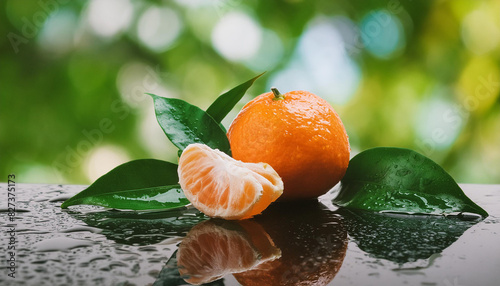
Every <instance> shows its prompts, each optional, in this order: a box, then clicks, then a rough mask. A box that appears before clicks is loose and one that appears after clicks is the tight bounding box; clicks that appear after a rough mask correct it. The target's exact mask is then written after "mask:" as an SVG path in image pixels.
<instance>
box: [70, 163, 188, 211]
mask: <svg viewBox="0 0 500 286" xmlns="http://www.w3.org/2000/svg"><path fill="white" fill-rule="evenodd" d="M178 182H179V178H178V176H177V165H176V164H173V163H169V162H164V161H160V160H154V159H142V160H135V161H131V162H128V163H125V164H122V165H120V166H118V167H116V168H114V169H113V170H111V171H110V172H109V173H107V174H105V175H103V176H102V177H100V178H99V179H97V180H96V181H95V182H94V183H93V184H92V185H90V187H88V188H87V189H85V190H83V191H81V192H80V193H78V194H76V195H75V196H73V197H72V198H70V199H68V200H66V201H65V202H64V203H63V204H62V205H61V207H62V208H67V207H69V206H72V205H79V204H86V205H98V206H104V207H110V208H118V209H131V210H146V209H168V208H176V207H181V206H184V205H186V204H188V203H189V201H188V200H187V199H186V197H185V196H184V193H183V192H182V190H181V188H180V186H179V185H178Z"/></svg>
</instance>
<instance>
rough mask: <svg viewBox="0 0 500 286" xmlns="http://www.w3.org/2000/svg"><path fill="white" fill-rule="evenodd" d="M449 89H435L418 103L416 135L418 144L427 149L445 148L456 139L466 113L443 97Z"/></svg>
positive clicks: (465, 119)
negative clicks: (429, 96) (426, 98)
mask: <svg viewBox="0 0 500 286" xmlns="http://www.w3.org/2000/svg"><path fill="white" fill-rule="evenodd" d="M448 92H450V90H449V89H445V88H440V89H437V90H436V91H435V92H434V94H433V96H432V97H431V98H430V99H429V100H427V101H425V102H423V103H422V104H420V108H419V112H418V116H417V118H416V126H415V130H416V135H417V138H418V142H420V145H422V146H425V147H426V149H428V150H445V149H447V148H449V147H450V146H451V145H452V144H453V143H454V142H455V140H456V139H457V137H458V135H459V134H460V131H461V129H462V126H463V125H464V124H465V122H466V121H467V118H468V113H467V112H464V110H462V109H460V106H459V105H457V104H454V103H453V102H450V101H448V100H445V99H444V96H443V94H445V93H448Z"/></svg>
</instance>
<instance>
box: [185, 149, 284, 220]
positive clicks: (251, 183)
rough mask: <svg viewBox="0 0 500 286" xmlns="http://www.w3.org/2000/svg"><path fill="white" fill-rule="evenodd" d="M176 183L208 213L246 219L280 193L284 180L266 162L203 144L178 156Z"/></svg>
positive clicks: (272, 200)
mask: <svg viewBox="0 0 500 286" xmlns="http://www.w3.org/2000/svg"><path fill="white" fill-rule="evenodd" d="M178 173H179V183H180V185H181V188H182V190H183V191H184V194H185V195H186V198H187V199H188V200H189V201H190V202H191V203H192V204H193V206H195V207H196V208H197V209H198V210H200V211H201V212H203V213H204V214H206V215H208V216H210V217H219V218H224V219H246V218H250V217H252V216H254V215H257V214H259V213H261V212H262V211H263V210H264V209H266V208H267V207H268V206H269V205H270V204H271V203H272V202H274V201H275V200H276V199H277V198H278V197H279V196H280V195H281V194H282V193H283V181H282V180H281V178H280V177H279V175H278V173H276V171H274V169H273V168H272V167H271V166H270V165H268V164H265V163H243V162H241V161H237V160H235V159H233V158H231V157H229V156H228V155H226V154H225V153H223V152H220V151H219V150H214V149H211V148H210V147H208V146H206V145H203V144H198V143H196V144H191V145H189V146H188V147H186V149H184V151H183V153H182V155H181V157H180V158H179V167H178Z"/></svg>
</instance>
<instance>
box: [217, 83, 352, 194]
mask: <svg viewBox="0 0 500 286" xmlns="http://www.w3.org/2000/svg"><path fill="white" fill-rule="evenodd" d="M227 135H228V138H229V142H230V145H231V152H232V155H233V158H235V159H237V160H241V161H243V162H251V163H258V162H264V163H267V164H269V165H271V166H272V167H273V169H274V170H276V172H277V173H278V174H279V175H280V177H281V178H282V180H283V183H284V191H283V195H282V196H281V197H280V198H279V199H280V200H295V199H308V198H315V197H318V196H320V195H323V194H325V193H326V192H327V191H328V190H330V189H331V188H332V187H333V186H335V185H336V184H337V183H338V182H339V181H340V179H342V177H343V176H344V174H345V171H346V169H347V165H348V164H349V153H350V147H349V141H348V136H347V133H346V130H345V128H344V125H343V124H342V121H341V120H340V117H339V116H338V115H337V113H336V112H335V110H334V109H333V107H332V106H331V105H330V104H329V103H328V102H326V101H325V100H324V99H322V98H320V97H319V96H317V95H315V94H312V93H310V92H307V91H291V92H288V93H285V94H280V93H279V91H278V90H277V89H275V88H273V89H272V92H268V93H264V94H261V95H259V96H258V97H256V98H254V99H253V100H251V101H250V102H248V103H247V104H246V105H245V106H244V107H243V109H242V110H241V111H240V113H239V114H238V115H237V116H236V118H235V119H234V121H233V122H232V123H231V126H230V128H229V131H228V134H227Z"/></svg>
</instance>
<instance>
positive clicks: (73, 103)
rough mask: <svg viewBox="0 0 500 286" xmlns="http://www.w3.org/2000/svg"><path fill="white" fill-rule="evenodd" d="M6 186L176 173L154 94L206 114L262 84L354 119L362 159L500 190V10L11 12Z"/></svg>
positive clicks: (208, 7) (231, 6)
mask: <svg viewBox="0 0 500 286" xmlns="http://www.w3.org/2000/svg"><path fill="white" fill-rule="evenodd" d="M0 9H1V10H0V31H1V33H0V34H1V35H2V37H1V38H0V53H1V54H0V64H1V68H0V91H1V104H0V108H1V112H0V171H1V172H0V173H1V174H4V175H3V176H4V177H3V179H0V181H6V180H7V179H6V178H7V174H9V173H14V174H16V175H17V180H18V182H25V183H46V182H47V183H61V184H62V183H74V184H88V183H90V182H92V181H93V180H95V179H96V178H98V177H99V176H100V175H102V174H104V173H105V172H107V171H109V170H110V169H112V168H113V167H115V166H117V165H119V164H121V163H124V162H126V161H129V160H133V159H139V158H157V159H163V160H168V161H173V162H175V161H176V160H177V156H176V154H177V153H176V149H175V148H174V147H173V145H172V144H171V143H170V142H169V141H168V140H167V138H166V137H165V136H164V134H163V132H162V130H161V129H160V127H159V126H158V124H157V123H156V119H155V117H154V110H153V106H152V100H151V98H149V96H146V95H144V92H151V93H155V94H158V95H162V96H166V97H177V98H182V99H184V100H186V101H188V102H190V103H193V104H196V105H198V106H200V107H201V108H207V107H208V106H209V105H210V103H211V102H212V101H213V100H214V99H215V98H216V97H217V96H218V95H219V94H221V93H222V92H224V91H226V90H228V89H229V88H232V87H233V86H235V85H237V84H239V83H241V82H243V81H246V80H247V79H249V78H251V77H253V76H255V75H256V74H259V73H261V72H263V71H267V73H266V74H265V75H264V76H263V77H262V78H261V79H259V80H258V81H257V82H256V84H255V85H254V86H253V87H252V88H251V89H250V90H249V92H248V93H247V95H246V96H245V98H244V99H243V100H242V101H241V102H240V104H239V105H238V106H237V108H235V110H234V111H233V113H231V114H230V115H229V116H228V118H227V120H225V121H224V124H225V125H226V126H229V124H230V122H231V120H232V119H233V118H234V117H235V116H236V114H237V112H238V110H239V108H241V107H242V106H243V104H244V103H245V102H247V101H248V100H250V99H251V98H253V97H255V96H257V95H258V94H260V93H263V92H266V91H268V90H269V88H270V87H271V86H276V87H278V88H279V89H280V90H281V91H282V92H286V91H290V90H296V89H305V90H309V91H311V92H313V93H316V94H317V95H319V96H321V97H323V98H325V99H326V100H328V101H329V102H330V103H331V104H332V105H333V107H334V108H335V109H336V110H337V112H338V113H339V115H340V116H341V118H342V120H343V122H344V125H345V126H346V129H347V132H348V134H349V137H350V144H351V148H352V151H353V154H356V153H357V152H360V151H362V150H364V149H367V148H371V147H376V146H398V147H406V148H411V149H414V150H416V151H418V152H420V153H422V154H424V155H426V156H428V157H430V158H432V159H433V160H435V161H436V162H438V163H439V164H441V165H442V166H443V167H444V168H445V169H446V170H447V171H448V172H450V173H451V175H452V176H453V177H454V178H455V179H456V180H457V181H458V182H462V183H497V184H498V183H500V164H499V162H500V105H499V101H500V100H499V89H500V68H499V66H500V16H499V11H500V1H468V0H462V1H401V2H400V1H392V0H390V1H351V0H345V1H299V0H290V1H242V0H221V1H208V0H207V1H204V0H178V1H132V0H94V1H68V0H41V1H18V0H6V1H2V2H1V4H0Z"/></svg>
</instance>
